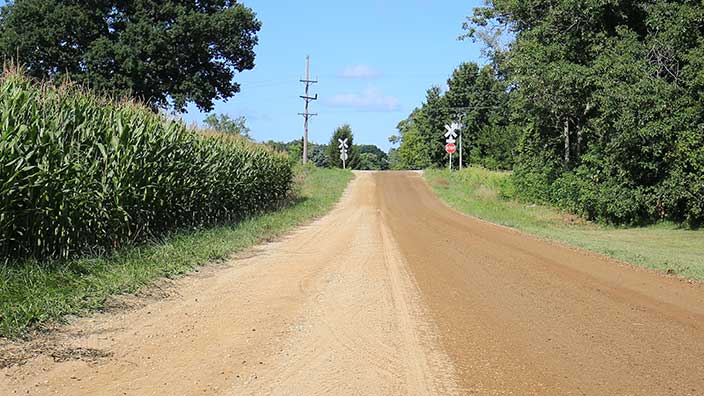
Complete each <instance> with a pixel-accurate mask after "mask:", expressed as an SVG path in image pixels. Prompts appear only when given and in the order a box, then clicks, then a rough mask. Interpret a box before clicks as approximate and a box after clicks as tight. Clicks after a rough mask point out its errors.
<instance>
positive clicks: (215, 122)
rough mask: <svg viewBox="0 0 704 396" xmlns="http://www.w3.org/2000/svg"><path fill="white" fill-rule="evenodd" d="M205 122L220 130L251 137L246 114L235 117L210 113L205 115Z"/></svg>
mask: <svg viewBox="0 0 704 396" xmlns="http://www.w3.org/2000/svg"><path fill="white" fill-rule="evenodd" d="M203 123H204V124H205V125H207V126H208V127H209V128H211V129H214V130H216V131H218V132H222V133H231V134H234V135H242V136H244V137H249V132H250V129H249V128H248V127H247V119H246V118H245V117H244V116H239V117H237V118H234V119H233V118H230V116H229V115H227V114H219V115H218V114H210V115H208V116H207V117H205V119H204V120H203Z"/></svg>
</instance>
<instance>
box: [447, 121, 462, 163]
mask: <svg viewBox="0 0 704 396" xmlns="http://www.w3.org/2000/svg"><path fill="white" fill-rule="evenodd" d="M445 129H446V130H447V132H446V133H445V138H447V139H446V140H445V143H447V144H446V145H445V151H447V153H448V154H450V172H452V153H454V152H455V150H456V147H455V142H456V140H455V139H456V138H457V131H459V130H461V129H462V125H460V124H459V123H456V122H453V123H452V124H450V125H445Z"/></svg>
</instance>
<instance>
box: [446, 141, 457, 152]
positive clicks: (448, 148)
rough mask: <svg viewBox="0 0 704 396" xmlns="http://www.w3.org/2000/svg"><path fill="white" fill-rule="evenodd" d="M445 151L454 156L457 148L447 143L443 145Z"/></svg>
mask: <svg viewBox="0 0 704 396" xmlns="http://www.w3.org/2000/svg"><path fill="white" fill-rule="evenodd" d="M445 151H447V152H448V153H449V154H454V152H455V151H457V147H456V146H455V144H454V143H448V144H446V145H445Z"/></svg>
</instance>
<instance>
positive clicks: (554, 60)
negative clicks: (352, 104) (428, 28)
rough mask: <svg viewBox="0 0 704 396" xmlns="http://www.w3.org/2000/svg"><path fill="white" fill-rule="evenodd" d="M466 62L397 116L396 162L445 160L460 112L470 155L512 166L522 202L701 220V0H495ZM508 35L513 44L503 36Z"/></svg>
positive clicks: (473, 27)
mask: <svg viewBox="0 0 704 396" xmlns="http://www.w3.org/2000/svg"><path fill="white" fill-rule="evenodd" d="M464 28H465V35H464V37H466V38H469V39H472V40H476V41H481V42H483V43H484V44H485V54H486V55H487V59H489V62H488V64H487V65H484V66H479V65H477V64H474V63H466V64H463V65H461V66H459V67H458V68H457V69H456V70H455V71H454V72H453V74H452V76H451V78H450V79H449V80H448V84H447V85H448V89H447V90H446V91H443V90H442V89H441V88H439V87H433V88H431V89H430V90H428V92H427V96H426V100H425V102H424V103H423V104H422V105H421V106H420V107H419V108H417V109H416V110H414V111H413V112H412V113H411V114H410V115H409V117H408V118H407V119H405V120H403V121H401V122H400V123H399V125H398V131H399V135H398V136H392V137H391V139H390V140H391V141H392V143H399V147H398V148H397V149H394V150H393V151H392V153H391V155H390V156H391V158H390V161H391V163H392V166H393V167H396V168H423V167H428V166H443V165H445V164H446V161H447V159H446V156H445V154H444V151H443V137H442V131H443V125H444V124H445V123H447V122H449V121H456V120H458V119H459V118H462V121H463V123H464V124H465V128H464V130H463V135H464V137H465V140H464V144H465V148H466V152H467V155H466V157H465V161H466V163H467V164H473V165H481V166H485V167H488V168H493V169H511V170H513V175H512V177H513V179H514V181H515V183H516V186H517V188H518V193H519V195H520V196H521V197H523V199H525V200H527V201H532V202H541V203H549V204H553V205H557V206H559V207H561V208H564V209H566V210H570V211H572V212H575V213H578V214H581V215H584V216H586V217H587V218H590V219H595V220H599V221H603V222H609V223H615V224H647V223H652V222H657V221H662V220H670V221H674V222H678V223H682V224H686V225H689V226H695V227H696V226H700V225H701V224H702V222H704V108H703V106H704V5H703V4H702V3H701V2H700V1H664V0H655V1H652V0H648V1H626V0H609V1H606V0H579V1H578V0H520V1H519V0H493V1H489V2H488V3H487V4H486V5H485V6H483V7H479V8H476V9H475V10H474V14H473V15H472V16H470V17H468V19H467V22H466V23H465V26H464ZM506 41H508V43H506Z"/></svg>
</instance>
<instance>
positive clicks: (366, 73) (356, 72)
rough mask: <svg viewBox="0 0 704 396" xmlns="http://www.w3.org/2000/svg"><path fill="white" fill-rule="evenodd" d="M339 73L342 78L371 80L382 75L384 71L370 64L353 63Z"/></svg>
mask: <svg viewBox="0 0 704 396" xmlns="http://www.w3.org/2000/svg"><path fill="white" fill-rule="evenodd" d="M339 75H340V77H342V78H350V79H359V80H371V79H374V78H379V77H381V75H382V73H381V71H379V70H377V69H375V68H373V67H371V66H369V65H351V66H347V67H345V68H344V69H342V71H341V72H340V74H339Z"/></svg>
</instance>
